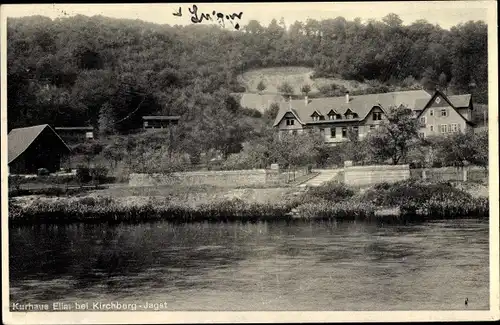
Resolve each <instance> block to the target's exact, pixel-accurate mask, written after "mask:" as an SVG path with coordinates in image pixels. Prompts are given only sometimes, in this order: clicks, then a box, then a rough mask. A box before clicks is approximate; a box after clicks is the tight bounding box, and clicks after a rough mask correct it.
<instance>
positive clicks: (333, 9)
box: [2, 1, 491, 29]
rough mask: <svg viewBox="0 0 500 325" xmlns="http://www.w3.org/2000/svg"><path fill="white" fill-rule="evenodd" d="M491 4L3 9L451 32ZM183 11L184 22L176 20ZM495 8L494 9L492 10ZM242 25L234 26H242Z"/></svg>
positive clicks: (6, 9)
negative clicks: (422, 25) (334, 22)
mask: <svg viewBox="0 0 500 325" xmlns="http://www.w3.org/2000/svg"><path fill="white" fill-rule="evenodd" d="M487 2H490V3H491V1H437V2H427V1H414V2H410V1H401V2H357V3H356V2H340V3H334V2H324V3H319V2H302V3H300V2H289V3H276V2H274V3H273V2H269V3H249V2H247V3H196V2H193V3H180V4H175V3H168V4H158V3H154V4H107V5H104V4H90V5H89V4H66V5H64V4H32V5H5V6H2V16H4V15H5V16H7V17H22V16H32V15H42V16H47V17H50V18H52V19H54V18H62V17H70V16H74V15H77V14H82V15H85V16H94V15H102V16H106V17H113V18H127V19H140V20H144V21H148V22H153V23H158V24H169V25H175V24H179V25H187V24H192V22H191V20H190V19H191V14H189V11H188V9H189V8H192V5H193V4H196V5H197V6H198V12H199V13H200V14H201V13H204V12H205V13H212V12H213V11H214V10H215V11H217V12H221V13H224V14H232V13H239V12H243V15H242V17H241V20H239V24H240V25H241V26H244V25H246V23H248V21H250V20H253V19H255V20H258V21H259V22H260V23H261V24H262V25H265V26H267V25H268V24H269V22H270V21H271V20H272V19H273V18H276V19H277V20H279V19H280V18H281V17H283V18H284V20H285V24H286V25H287V26H288V25H290V24H292V23H293V22H295V21H297V20H299V21H303V22H305V21H306V20H307V19H308V18H311V19H317V20H321V19H327V18H335V17H338V16H342V17H344V18H346V19H347V20H353V19H354V18H356V17H359V18H361V19H362V21H364V22H366V21H367V20H368V19H376V20H380V19H381V18H382V17H384V16H385V15H387V14H389V13H395V14H397V15H399V17H400V18H401V19H402V20H403V24H404V25H408V24H411V23H412V22H414V21H416V20H418V19H426V20H427V21H429V22H430V23H432V24H439V25H440V26H441V27H443V28H446V29H449V28H451V27H452V26H455V25H457V24H459V23H464V22H467V21H469V20H483V21H485V22H486V21H487V20H488V12H487V10H486V6H487V5H488V4H487ZM179 7H181V8H182V9H181V12H182V16H181V17H179V16H174V15H173V13H174V12H178V11H179ZM490 8H491V7H490ZM237 21H238V20H235V22H237Z"/></svg>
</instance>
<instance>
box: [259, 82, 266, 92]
mask: <svg viewBox="0 0 500 325" xmlns="http://www.w3.org/2000/svg"><path fill="white" fill-rule="evenodd" d="M257 90H258V91H259V92H263V91H264V90H266V84H265V83H264V81H263V80H261V81H259V84H258V85H257Z"/></svg>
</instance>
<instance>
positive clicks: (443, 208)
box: [9, 181, 489, 223]
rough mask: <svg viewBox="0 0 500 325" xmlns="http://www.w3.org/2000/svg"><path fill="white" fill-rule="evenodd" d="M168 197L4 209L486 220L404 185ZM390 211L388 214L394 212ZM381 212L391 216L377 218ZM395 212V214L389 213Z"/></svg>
mask: <svg viewBox="0 0 500 325" xmlns="http://www.w3.org/2000/svg"><path fill="white" fill-rule="evenodd" d="M173 199H174V198H173V197H164V198H158V197H149V198H148V199H147V200H146V201H132V200H126V201H123V200H120V199H119V198H110V197H73V198H61V199H55V200H47V199H41V198H38V199H36V200H35V201H34V202H33V203H32V204H30V205H24V206H21V205H17V204H16V203H15V201H11V202H10V204H9V220H10V222H11V223H39V222H42V223H58V222H63V223H66V222H143V221H148V220H168V221H172V222H190V221H217V222H220V221H260V220H266V221H276V220H293V219H303V220H326V219H330V220H363V221H382V222H400V221H412V220H430V219H453V218H465V217H473V218H486V217H488V214H489V205H488V203H489V202H488V199H487V198H475V197H472V196H471V195H469V194H468V193H466V192H464V191H461V190H458V189H456V188H454V187H452V186H451V185H450V184H446V183H440V184H425V183H422V182H414V181H404V182H399V183H395V184H379V185H376V186H374V187H372V188H370V189H368V190H366V191H365V192H364V193H357V194H356V193H355V191H354V190H353V189H350V188H348V187H345V186H344V185H342V184H335V183H327V184H325V185H324V186H320V187H317V188H314V189H310V190H308V191H306V192H305V193H303V194H300V195H295V196H289V197H287V198H285V199H284V200H280V201H278V202H277V201H275V202H272V203H254V202H248V201H244V200H241V199H215V200H211V201H205V202H204V203H202V204H196V205H192V204H188V203H187V202H184V203H176V202H179V200H176V201H174V200H173ZM394 207H395V209H392V210H391V209H387V208H394ZM384 209H386V210H389V211H393V212H391V213H378V212H379V211H383V210H384ZM394 211H397V213H394Z"/></svg>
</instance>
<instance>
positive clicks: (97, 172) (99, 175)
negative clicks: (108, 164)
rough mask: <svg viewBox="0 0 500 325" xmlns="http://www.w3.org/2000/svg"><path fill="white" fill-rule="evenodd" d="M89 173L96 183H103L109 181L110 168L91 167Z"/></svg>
mask: <svg viewBox="0 0 500 325" xmlns="http://www.w3.org/2000/svg"><path fill="white" fill-rule="evenodd" d="M89 174H90V177H91V178H92V180H93V181H94V182H95V183H97V184H102V183H105V182H106V181H107V175H108V169H107V168H105V167H102V166H100V167H95V168H91V169H90V170H89Z"/></svg>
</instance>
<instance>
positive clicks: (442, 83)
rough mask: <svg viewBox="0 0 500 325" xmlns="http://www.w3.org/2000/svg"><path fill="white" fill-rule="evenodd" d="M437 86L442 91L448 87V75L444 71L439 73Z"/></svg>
mask: <svg viewBox="0 0 500 325" xmlns="http://www.w3.org/2000/svg"><path fill="white" fill-rule="evenodd" d="M439 88H440V90H444V92H445V93H446V91H447V88H448V77H447V76H446V74H445V73H444V72H441V74H440V75H439Z"/></svg>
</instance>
